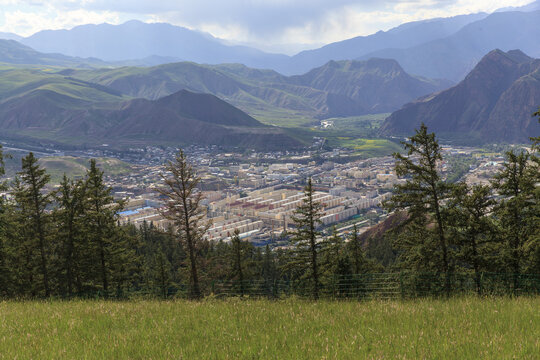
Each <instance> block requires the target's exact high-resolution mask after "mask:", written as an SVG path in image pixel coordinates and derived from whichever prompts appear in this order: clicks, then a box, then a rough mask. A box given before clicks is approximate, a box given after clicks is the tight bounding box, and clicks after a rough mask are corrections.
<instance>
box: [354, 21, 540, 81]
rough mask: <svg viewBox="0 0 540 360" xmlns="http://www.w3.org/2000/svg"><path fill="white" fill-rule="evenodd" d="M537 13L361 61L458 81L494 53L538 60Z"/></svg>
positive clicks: (474, 26)
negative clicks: (381, 61)
mask: <svg viewBox="0 0 540 360" xmlns="http://www.w3.org/2000/svg"><path fill="white" fill-rule="evenodd" d="M538 19H540V11H534V12H501V13H494V14H492V15H490V16H488V17H486V18H485V19H482V20H479V21H476V22H473V23H470V24H468V25H466V26H464V27H463V28H462V29H461V30H459V31H458V32H456V33H455V34H453V35H450V36H448V37H445V38H442V39H438V40H433V41H430V42H427V43H424V44H421V45H417V46H414V47H410V48H406V49H385V50H380V51H376V52H372V53H369V54H366V55H364V56H362V57H361V58H360V59H364V58H371V57H381V58H387V59H395V60H397V61H398V62H399V63H400V64H401V65H402V66H403V68H404V69H405V70H406V71H407V72H409V73H411V74H418V75H422V76H426V77H432V78H445V79H450V80H453V81H459V80H461V79H463V78H464V77H465V75H467V73H468V72H469V71H471V70H472V68H473V67H474V65H476V64H477V63H478V61H479V60H480V59H481V58H482V56H484V55H485V54H486V53H487V52H489V51H491V50H493V49H501V50H503V51H508V50H512V49H521V50H522V51H524V52H525V53H527V54H529V55H531V56H534V57H540V36H538V34H540V21H538Z"/></svg>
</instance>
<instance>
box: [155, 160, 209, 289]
mask: <svg viewBox="0 0 540 360" xmlns="http://www.w3.org/2000/svg"><path fill="white" fill-rule="evenodd" d="M166 170H167V171H168V173H169V174H168V175H163V174H162V175H161V176H162V178H163V181H164V183H165V187H164V188H161V189H158V191H159V193H160V194H161V195H163V196H165V197H166V198H167V199H168V202H167V204H166V210H165V211H164V212H163V213H162V214H163V216H164V217H165V218H167V219H169V220H171V221H173V222H174V225H175V226H176V231H177V234H178V238H179V240H180V242H181V243H182V244H183V245H184V247H185V248H186V250H187V252H188V260H189V268H190V281H191V289H190V290H191V297H192V298H195V299H197V298H200V297H201V290H200V286H199V274H198V269H197V250H198V246H199V244H200V242H201V241H202V240H203V236H204V234H205V233H206V231H207V230H208V228H209V223H208V222H207V221H205V211H204V208H203V206H202V205H201V200H202V193H201V192H200V191H199V190H198V189H197V185H198V184H199V182H200V180H201V179H200V177H199V176H198V175H197V174H196V172H195V169H194V168H193V166H192V165H191V164H190V163H189V162H188V160H187V158H186V156H185V155H184V152H183V151H182V150H180V151H179V152H178V155H176V158H175V160H174V162H173V161H169V162H168V164H167V166H166Z"/></svg>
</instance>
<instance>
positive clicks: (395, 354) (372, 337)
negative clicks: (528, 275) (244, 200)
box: [0, 297, 540, 359]
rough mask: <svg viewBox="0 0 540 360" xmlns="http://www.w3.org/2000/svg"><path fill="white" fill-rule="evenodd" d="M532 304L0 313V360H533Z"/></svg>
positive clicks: (36, 307)
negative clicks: (77, 359) (45, 359)
mask: <svg viewBox="0 0 540 360" xmlns="http://www.w3.org/2000/svg"><path fill="white" fill-rule="evenodd" d="M538 309H540V298H539V297H521V298H519V297H518V298H485V299H478V298H473V297H465V298H453V299H450V300H447V301H444V300H414V301H403V302H402V301H369V302H357V301H342V302H341V301H319V302H312V301H303V300H299V299H289V300H283V301H264V300H241V299H228V300H223V301H220V300H206V301H201V302H189V301H183V300H182V301H163V302H160V301H133V302H107V301H71V302H69V301H67V302H66V301H42V302H40V301H31V302H1V303H0V349H1V351H0V358H1V359H4V358H5V359H14V358H19V359H28V358H34V359H38V358H49V359H74V358H84V359H173V358H174V359H511V358H515V359H538V354H540V311H538Z"/></svg>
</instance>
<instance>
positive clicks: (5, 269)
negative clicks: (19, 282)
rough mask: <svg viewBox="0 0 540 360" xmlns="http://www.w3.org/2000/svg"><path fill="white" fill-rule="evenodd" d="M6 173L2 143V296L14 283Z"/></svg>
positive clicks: (0, 220) (0, 294)
mask: <svg viewBox="0 0 540 360" xmlns="http://www.w3.org/2000/svg"><path fill="white" fill-rule="evenodd" d="M5 174H6V173H5V168H4V153H3V150H2V145H0V298H1V297H4V296H8V295H9V294H10V293H11V291H10V290H11V288H12V284H13V279H12V278H11V273H12V270H11V269H10V266H9V265H8V264H9V260H8V253H9V252H10V251H9V243H8V235H9V233H10V230H11V229H10V227H11V226H10V219H9V210H8V203H7V201H6V199H5V198H4V196H3V194H2V193H3V192H4V191H6V190H7V189H8V187H7V184H6V182H5V181H4V180H3V178H4V175H5Z"/></svg>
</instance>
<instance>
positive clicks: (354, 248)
mask: <svg viewBox="0 0 540 360" xmlns="http://www.w3.org/2000/svg"><path fill="white" fill-rule="evenodd" d="M347 248H348V249H349V253H350V256H351V258H352V266H353V272H354V274H357V275H358V274H362V273H364V271H365V270H366V264H365V263H366V259H365V256H364V251H363V250H362V244H361V242H360V237H359V236H358V228H357V227H356V224H354V225H353V230H352V233H351V238H350V240H349V243H348V244H347Z"/></svg>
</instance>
